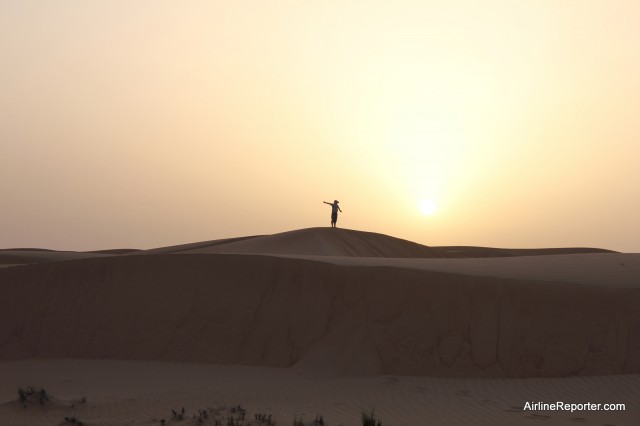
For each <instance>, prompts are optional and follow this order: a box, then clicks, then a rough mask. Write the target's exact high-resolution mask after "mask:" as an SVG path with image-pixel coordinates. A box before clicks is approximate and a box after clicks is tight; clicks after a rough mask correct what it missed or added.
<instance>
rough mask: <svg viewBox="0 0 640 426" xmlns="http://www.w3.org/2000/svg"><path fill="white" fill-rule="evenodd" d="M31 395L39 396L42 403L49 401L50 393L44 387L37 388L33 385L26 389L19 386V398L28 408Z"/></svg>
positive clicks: (38, 398)
mask: <svg viewBox="0 0 640 426" xmlns="http://www.w3.org/2000/svg"><path fill="white" fill-rule="evenodd" d="M31 397H35V398H37V400H38V402H40V405H44V404H45V403H47V402H49V394H48V393H47V391H46V390H44V388H40V390H37V389H36V388H35V387H33V386H29V387H27V388H26V389H22V388H18V398H19V399H20V403H21V404H22V406H23V407H25V408H27V402H29V399H31Z"/></svg>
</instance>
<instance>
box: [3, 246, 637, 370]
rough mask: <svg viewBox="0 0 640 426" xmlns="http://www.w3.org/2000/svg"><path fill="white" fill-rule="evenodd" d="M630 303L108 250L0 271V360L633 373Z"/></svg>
mask: <svg viewBox="0 0 640 426" xmlns="http://www.w3.org/2000/svg"><path fill="white" fill-rule="evenodd" d="M527 259H529V260H530V261H531V262H535V260H536V258H535V257H529V258H527ZM400 260H401V259H400ZM638 306H640V291H639V289H638V288H637V287H619V286H609V285H584V284H580V283H569V282H553V281H546V280H523V279H517V278H495V277H482V276H473V275H460V274H455V273H450V272H437V271H432V270H418V269H412V268H407V267H393V266H376V265H373V266H371V265H369V266H367V265H359V266H358V265H353V266H345V265H339V264H334V263H327V262H318V261H312V260H307V259H294V258H281V257H275V256H255V255H221V254H188V255H185V254H148V255H130V256H114V257H105V258H91V259H82V260H71V261H66V262H54V263H42V264H34V265H29V266H23V267H19V268H4V269H0V360H15V359H24V358H33V357H36V358H65V357H73V358H116V359H131V360H170V361H190V362H206V363H219V364H248V365H266V366H283V367H284V366H295V368H297V369H299V370H300V371H306V372H313V373H314V374H320V373H328V374H342V375H345V374H346V375H376V374H403V375H405V374H411V375H429V376H458V377H501V376H508V377H564V376H568V375H601V374H620V373H638V372H640V310H639V309H638Z"/></svg>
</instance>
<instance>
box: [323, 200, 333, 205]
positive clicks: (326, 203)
mask: <svg viewBox="0 0 640 426" xmlns="http://www.w3.org/2000/svg"><path fill="white" fill-rule="evenodd" d="M323 203H325V204H329V205H331V203H327V202H326V201H323Z"/></svg>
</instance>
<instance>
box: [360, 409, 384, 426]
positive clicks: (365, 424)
mask: <svg viewBox="0 0 640 426" xmlns="http://www.w3.org/2000/svg"><path fill="white" fill-rule="evenodd" d="M362 426H383V425H382V422H381V421H380V420H379V419H376V415H375V410H371V412H370V413H367V412H365V411H363V412H362Z"/></svg>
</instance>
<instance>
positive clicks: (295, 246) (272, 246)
mask: <svg viewBox="0 0 640 426" xmlns="http://www.w3.org/2000/svg"><path fill="white" fill-rule="evenodd" d="M145 253H236V254H238V253H251V254H290V255H315V256H347V257H397V258H408V257H409V258H451V257H474V258H475V257H510V256H534V255H550V254H570V253H613V252H612V251H610V250H604V249H594V248H581V247H577V248H542V249H499V248H490V247H467V246H447V247H428V246H424V245H422V244H417V243H414V242H412V241H407V240H403V239H400V238H395V237H390V236H388V235H384V234H378V233H374V232H363V231H354V230H350V229H339V228H338V229H333V228H308V229H299V230H295V231H289V232H282V233H278V234H273V235H256V236H250V237H241V238H228V239H223V240H214V241H203V242H199V243H192V244H182V245H178V246H170V247H162V248H158V249H152V250H146V251H144V252H142V253H140V254H145Z"/></svg>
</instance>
